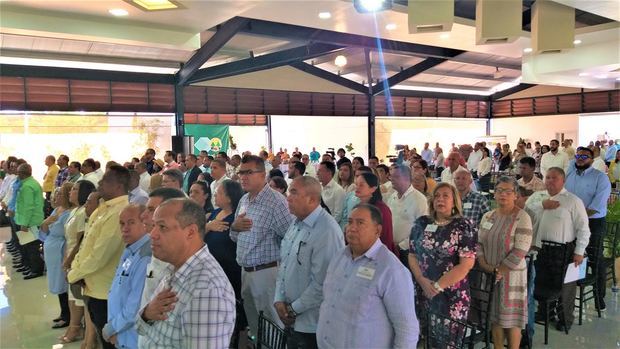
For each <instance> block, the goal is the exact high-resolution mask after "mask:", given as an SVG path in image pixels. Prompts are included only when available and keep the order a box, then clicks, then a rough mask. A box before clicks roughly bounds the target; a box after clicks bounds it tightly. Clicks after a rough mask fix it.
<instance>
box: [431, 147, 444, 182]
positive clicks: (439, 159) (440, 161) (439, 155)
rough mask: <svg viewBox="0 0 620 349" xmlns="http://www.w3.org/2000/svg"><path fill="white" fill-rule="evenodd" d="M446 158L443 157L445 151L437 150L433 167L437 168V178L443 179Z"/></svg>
mask: <svg viewBox="0 0 620 349" xmlns="http://www.w3.org/2000/svg"><path fill="white" fill-rule="evenodd" d="M445 160H446V159H445V158H444V156H443V150H442V149H441V148H439V147H437V148H435V156H434V157H433V165H434V166H435V177H441V173H442V172H443V169H444V162H445Z"/></svg>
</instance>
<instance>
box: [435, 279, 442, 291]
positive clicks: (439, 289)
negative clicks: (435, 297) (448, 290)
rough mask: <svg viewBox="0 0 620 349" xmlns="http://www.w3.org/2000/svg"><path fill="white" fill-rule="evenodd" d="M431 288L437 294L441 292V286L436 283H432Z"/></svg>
mask: <svg viewBox="0 0 620 349" xmlns="http://www.w3.org/2000/svg"><path fill="white" fill-rule="evenodd" d="M433 288H434V289H435V290H437V292H439V293H441V292H443V288H441V286H439V282H437V281H435V282H433Z"/></svg>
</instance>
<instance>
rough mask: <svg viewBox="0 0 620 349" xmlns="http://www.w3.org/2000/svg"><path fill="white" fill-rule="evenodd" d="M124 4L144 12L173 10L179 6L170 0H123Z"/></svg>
mask: <svg viewBox="0 0 620 349" xmlns="http://www.w3.org/2000/svg"><path fill="white" fill-rule="evenodd" d="M125 1H126V2H128V3H130V4H132V5H134V6H137V7H139V8H140V9H141V10H146V11H161V10H173V9H176V8H179V7H180V6H179V4H177V3H175V2H174V1H171V0H125Z"/></svg>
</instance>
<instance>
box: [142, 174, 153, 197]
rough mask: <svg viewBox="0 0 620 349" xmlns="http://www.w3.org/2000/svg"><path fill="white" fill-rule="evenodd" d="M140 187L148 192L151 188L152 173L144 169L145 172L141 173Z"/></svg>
mask: <svg viewBox="0 0 620 349" xmlns="http://www.w3.org/2000/svg"><path fill="white" fill-rule="evenodd" d="M140 188H142V190H144V191H145V192H147V193H148V192H149V191H150V189H151V175H150V174H149V173H148V171H144V173H142V174H141V175H140Z"/></svg>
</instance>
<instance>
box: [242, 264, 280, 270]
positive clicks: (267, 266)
mask: <svg viewBox="0 0 620 349" xmlns="http://www.w3.org/2000/svg"><path fill="white" fill-rule="evenodd" d="M277 266H278V262H271V263H267V264H261V265H256V266H253V267H243V270H245V271H247V272H248V273H251V272H253V271H259V270H263V269H269V268H273V267H277Z"/></svg>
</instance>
